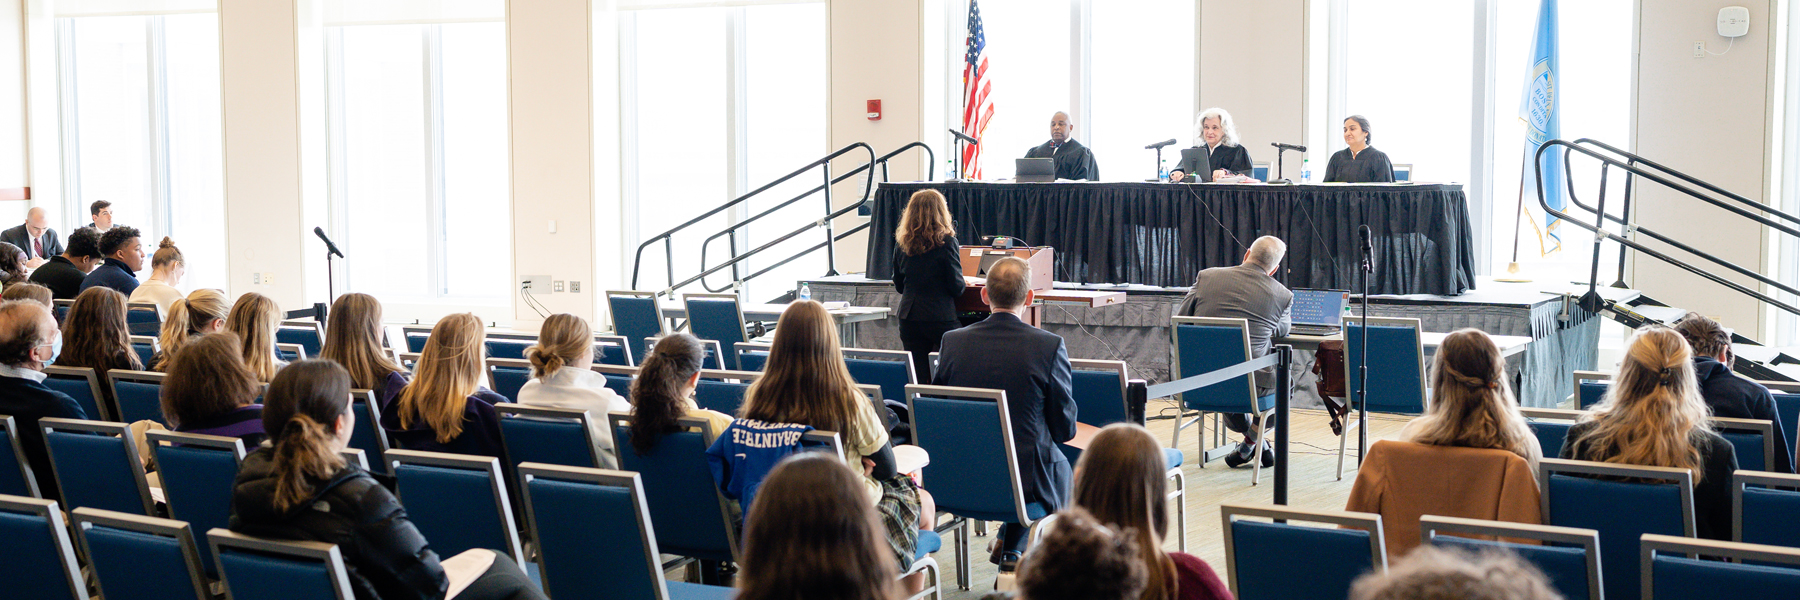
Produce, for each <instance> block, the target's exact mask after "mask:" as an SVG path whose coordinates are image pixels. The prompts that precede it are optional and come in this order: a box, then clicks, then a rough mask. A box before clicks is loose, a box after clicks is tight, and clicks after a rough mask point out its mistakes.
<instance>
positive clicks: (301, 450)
mask: <svg viewBox="0 0 1800 600" xmlns="http://www.w3.org/2000/svg"><path fill="white" fill-rule="evenodd" d="M477 325H479V323H477ZM476 346H477V347H479V346H480V344H479V343H477V344H476ZM266 401H267V403H268V410H266V411H265V412H264V413H263V421H264V426H265V427H266V428H267V429H268V430H269V431H273V432H275V435H274V436H272V438H271V439H270V441H271V442H272V444H271V445H270V446H268V447H263V448H258V449H257V450H256V451H254V452H252V453H250V455H249V456H248V457H246V458H245V459H244V463H243V466H242V467H241V468H240V469H239V470H238V475H237V481H236V483H235V486H234V490H233V493H232V503H231V504H232V506H231V530H232V531H235V532H238V533H243V534H247V535H254V536H261V537H269V538H276V539H284V540H312V541H320V542H326V543H331V544H337V547H338V551H339V552H341V553H342V554H343V558H344V563H345V564H347V565H349V566H350V569H349V577H350V581H351V587H352V588H353V589H354V591H355V595H356V597H357V598H358V599H363V600H368V599H375V598H380V599H383V600H394V599H398V598H407V599H418V600H427V599H430V600H436V599H439V598H445V597H446V592H447V591H450V590H452V589H454V588H457V587H461V586H460V584H467V587H466V588H463V589H462V591H461V593H458V594H455V595H454V596H451V597H453V598H456V599H458V600H478V599H487V598H509V599H539V598H544V594H543V592H541V591H539V590H538V589H537V588H536V587H535V586H533V585H532V583H531V581H530V580H529V579H526V577H525V573H524V572H523V571H522V570H520V568H519V565H518V564H516V563H514V562H513V561H512V559H511V558H509V557H507V555H506V554H505V553H503V552H496V551H493V550H483V549H477V550H469V551H467V552H464V553H463V554H459V555H457V556H455V557H451V558H449V559H446V560H444V561H443V562H440V561H439V560H438V556H437V554H436V553H435V552H432V551H431V547H430V545H429V544H428V543H427V542H426V540H425V538H424V537H423V536H421V535H419V530H418V529H417V528H415V527H413V524H412V521H410V520H408V519H407V517H406V511H405V509H403V508H401V507H400V502H399V500H397V499H395V497H394V495H393V493H392V492H389V491H388V489H387V488H385V487H383V486H382V485H381V484H380V483H378V482H377V481H376V480H375V478H374V477H371V476H370V475H369V473H368V472H367V471H364V470H362V469H361V468H359V467H357V466H354V465H349V464H346V463H345V462H344V460H343V458H342V456H340V454H339V453H340V452H342V451H343V450H344V448H346V447H348V445H349V440H350V431H351V429H352V428H353V427H354V425H355V423H354V421H355V418H356V417H355V416H353V415H352V414H351V412H350V376H349V374H348V373H346V372H345V371H344V369H343V367H339V366H338V365H337V364H336V363H333V362H331V361H325V360H308V361H300V362H298V363H295V364H294V365H292V366H290V367H288V368H286V369H282V372H281V373H279V374H277V375H276V377H275V381H273V382H271V383H270V384H269V393H268V395H267V397H266ZM446 563H447V564H450V565H452V568H451V569H450V570H449V571H448V572H447V571H446ZM484 564H485V565H486V567H485V568H483V567H482V565H484ZM456 565H472V566H470V567H469V568H455V566H456ZM471 581H472V582H471Z"/></svg>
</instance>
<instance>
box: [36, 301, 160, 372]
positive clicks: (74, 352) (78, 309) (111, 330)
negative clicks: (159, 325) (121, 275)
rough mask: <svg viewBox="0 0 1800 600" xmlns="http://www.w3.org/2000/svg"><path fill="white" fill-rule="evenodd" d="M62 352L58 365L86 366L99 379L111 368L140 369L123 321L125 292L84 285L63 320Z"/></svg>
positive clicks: (141, 364) (57, 361)
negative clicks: (98, 375)
mask: <svg viewBox="0 0 1800 600" xmlns="http://www.w3.org/2000/svg"><path fill="white" fill-rule="evenodd" d="M62 332H63V353H62V355H60V356H58V357H56V366H59V367H88V368H91V369H93V370H94V372H96V373H99V374H100V377H101V379H102V380H104V379H105V377H106V372H107V371H110V370H113V369H125V370H128V371H141V370H143V369H144V363H143V359H140V358H138V354H137V352H136V351H135V350H132V349H131V330H130V328H129V327H128V326H127V325H126V323H125V295H124V294H120V293H118V292H116V291H113V290H111V289H108V288H88V289H87V290H86V291H83V292H81V295H79V296H76V297H75V304H74V305H73V306H70V307H69V316H68V317H65V318H64V319H63V327H62Z"/></svg>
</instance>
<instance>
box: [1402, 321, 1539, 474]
mask: <svg viewBox="0 0 1800 600" xmlns="http://www.w3.org/2000/svg"><path fill="white" fill-rule="evenodd" d="M1399 439H1401V440H1405V441H1409V442H1415V443H1419V444H1425V445H1428V446H1460V447H1464V448H1496V449H1500V450H1506V451H1508V452H1512V453H1513V454H1517V455H1519V457H1521V458H1524V459H1525V460H1526V461H1528V462H1529V463H1530V464H1531V471H1532V472H1533V473H1536V472H1537V464H1538V459H1540V458H1543V456H1544V451H1543V449H1542V448H1540V447H1539V446H1538V440H1537V436H1535V435H1532V433H1531V428H1530V427H1529V426H1527V425H1526V424H1525V416H1524V415H1522V414H1520V413H1519V402H1518V401H1517V400H1514V399H1513V393H1512V386H1511V385H1509V384H1508V383H1507V380H1506V359H1505V358H1504V357H1502V356H1501V354H1500V346H1499V345H1497V344H1495V343H1494V340H1493V338H1490V337H1488V335H1487V334H1486V333H1483V332H1481V330H1479V329H1459V330H1457V331H1454V332H1451V333H1450V334H1449V335H1447V336H1444V343H1443V344H1442V345H1439V346H1438V351H1437V356H1436V357H1434V358H1433V359H1432V367H1431V406H1428V407H1426V409H1425V414H1424V415H1422V416H1420V417H1418V418H1415V419H1413V420H1412V421H1410V422H1408V423H1407V424H1406V427H1404V428H1401V430H1400V436H1399Z"/></svg>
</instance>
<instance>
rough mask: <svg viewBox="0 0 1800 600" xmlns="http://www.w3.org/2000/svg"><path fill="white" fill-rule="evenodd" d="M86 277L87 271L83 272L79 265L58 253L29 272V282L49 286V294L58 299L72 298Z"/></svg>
mask: <svg viewBox="0 0 1800 600" xmlns="http://www.w3.org/2000/svg"><path fill="white" fill-rule="evenodd" d="M86 279H87V273H83V272H82V271H81V267H77V266H75V263H72V262H69V259H67V258H63V257H62V255H60V254H59V255H56V256H52V257H50V262H47V263H44V264H43V266H40V267H38V268H37V270H36V271H32V272H31V282H32V283H36V284H38V285H42V286H44V287H47V288H50V296H51V297H53V298H56V299H59V300H62V299H67V300H74V299H75V296H76V295H78V294H80V293H81V283H82V281H84V280H86Z"/></svg>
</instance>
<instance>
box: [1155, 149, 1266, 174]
mask: <svg viewBox="0 0 1800 600" xmlns="http://www.w3.org/2000/svg"><path fill="white" fill-rule="evenodd" d="M1197 148H1198V149H1201V150H1205V149H1206V146H1198V147H1197ZM1206 162H1207V163H1208V164H1210V165H1212V168H1213V169H1214V170H1218V169H1224V170H1227V171H1231V172H1232V173H1236V174H1239V175H1249V174H1250V172H1251V171H1252V170H1254V169H1255V167H1256V165H1255V163H1252V162H1250V151H1249V150H1245V149H1244V146H1243V145H1241V144H1240V145H1236V146H1227V145H1225V144H1219V147H1217V148H1213V149H1211V150H1209V151H1207V158H1206ZM1199 166H1200V165H1198V164H1195V161H1192V160H1187V159H1182V161H1181V163H1180V164H1177V165H1175V168H1173V169H1170V171H1181V172H1182V173H1186V174H1188V175H1199V173H1195V172H1194V169H1196V168H1198V167H1199Z"/></svg>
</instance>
